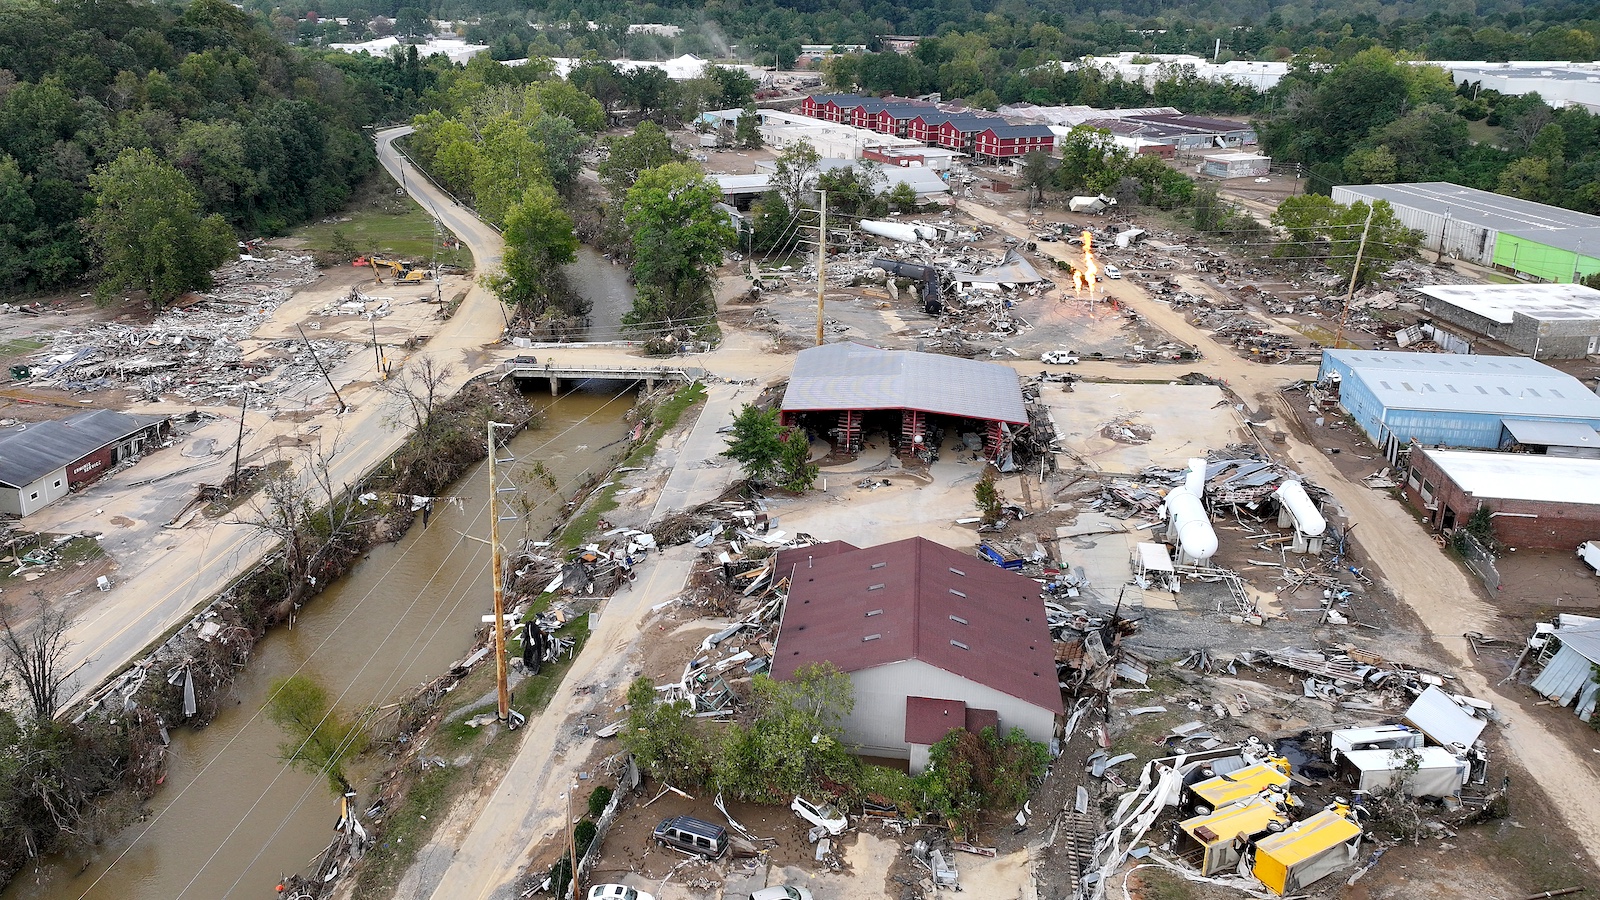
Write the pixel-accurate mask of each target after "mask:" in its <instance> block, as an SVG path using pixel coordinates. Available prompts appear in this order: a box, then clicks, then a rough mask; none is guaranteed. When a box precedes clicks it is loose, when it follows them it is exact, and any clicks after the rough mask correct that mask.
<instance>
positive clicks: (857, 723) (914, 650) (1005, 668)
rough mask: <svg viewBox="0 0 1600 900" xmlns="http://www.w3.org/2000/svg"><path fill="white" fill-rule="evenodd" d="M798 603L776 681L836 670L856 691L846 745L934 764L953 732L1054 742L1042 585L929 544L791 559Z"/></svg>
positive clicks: (838, 549)
mask: <svg viewBox="0 0 1600 900" xmlns="http://www.w3.org/2000/svg"><path fill="white" fill-rule="evenodd" d="M777 566H778V569H777V571H778V575H779V576H780V577H783V578H787V579H789V599H788V602H787V603H786V604H785V607H784V613H783V619H782V622H781V623H780V625H779V629H778V641H777V645H776V648H775V650H774V652H773V664H772V674H773V677H775V678H778V679H780V680H783V679H790V678H793V677H794V676H795V673H796V672H797V671H799V669H800V668H802V667H804V666H807V665H810V664H813V663H823V662H827V663H832V664H833V665H834V666H835V667H836V668H838V669H839V670H840V671H841V672H845V673H847V674H848V675H849V676H850V680H851V682H852V684H853V685H854V686H855V709H854V710H853V711H852V712H851V714H850V717H849V718H848V719H847V720H846V721H845V738H846V740H848V741H849V742H851V743H852V744H854V745H856V746H857V747H858V748H859V752H861V753H862V754H865V755H869V756H886V757H892V758H900V759H908V760H910V762H911V768H912V770H913V771H921V770H922V769H923V768H924V767H925V766H926V765H927V754H928V748H929V747H930V746H931V745H933V744H935V743H938V741H939V740H940V739H942V738H943V737H944V736H945V735H946V734H948V733H949V732H950V731H951V729H955V728H963V729H967V730H970V731H974V732H976V731H980V730H981V729H982V728H984V727H985V726H995V727H997V728H998V729H1000V730H1002V731H1009V730H1010V729H1012V728H1021V729H1022V730H1023V731H1024V732H1026V733H1027V735H1028V737H1030V738H1032V739H1033V740H1036V741H1040V742H1048V741H1049V740H1050V738H1051V737H1052V736H1054V734H1055V723H1056V717H1057V716H1058V715H1060V714H1061V709H1062V707H1061V689H1060V685H1059V684H1058V683H1057V680H1056V668H1055V651H1054V647H1053V645H1052V644H1051V640H1050V630H1049V627H1048V625H1047V624H1046V622H1045V612H1044V603H1043V601H1042V600H1041V599H1040V595H1039V585H1038V584H1037V583H1036V582H1034V581H1033V580H1032V579H1029V578H1025V577H1023V576H1021V575H1017V574H1015V573H1012V572H1008V571H1005V570H1003V569H1001V568H999V567H997V566H995V565H993V564H991V563H989V562H987V561H985V560H982V559H979V558H977V557H974V556H969V555H967V554H965V553H961V552H960V551H957V550H952V549H950V548H949V547H945V546H942V545H940V544H936V543H934V542H932V541H929V540H927V539H925V538H920V537H918V538H908V539H906V540H903V541H895V542H893V543H889V544H881V545H879V546H876V547H868V548H865V549H861V548H857V547H855V546H853V545H851V544H848V543H845V542H843V541H835V542H831V543H828V544H819V545H815V546H811V547H801V548H798V549H793V550H785V551H784V552H783V553H782V554H780V555H779V557H778V562H777Z"/></svg>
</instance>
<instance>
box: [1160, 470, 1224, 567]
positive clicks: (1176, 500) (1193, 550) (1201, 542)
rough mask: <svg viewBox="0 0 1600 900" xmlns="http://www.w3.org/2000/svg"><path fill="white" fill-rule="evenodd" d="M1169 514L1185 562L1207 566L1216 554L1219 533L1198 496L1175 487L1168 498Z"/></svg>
mask: <svg viewBox="0 0 1600 900" xmlns="http://www.w3.org/2000/svg"><path fill="white" fill-rule="evenodd" d="M1167 515H1169V516H1171V517H1172V534H1173V535H1174V536H1175V539H1176V540H1177V542H1178V550H1179V552H1181V553H1182V554H1183V557H1184V559H1185V560H1191V561H1193V562H1195V563H1204V562H1205V561H1206V560H1208V559H1210V558H1211V557H1212V555H1214V554H1215V553H1216V552H1217V533H1216V532H1215V531H1214V530H1212V528H1211V519H1210V518H1209V517H1208V516H1207V515H1206V509H1205V507H1204V506H1202V505H1201V504H1200V498H1199V497H1196V496H1195V495H1193V494H1191V493H1189V491H1188V490H1187V489H1186V488H1181V487H1180V488H1173V489H1172V493H1170V494H1168V495H1167Z"/></svg>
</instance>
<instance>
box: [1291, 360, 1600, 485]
mask: <svg viewBox="0 0 1600 900" xmlns="http://www.w3.org/2000/svg"><path fill="white" fill-rule="evenodd" d="M1317 382H1318V383H1319V384H1322V385H1325V386H1332V385H1337V389H1338V392H1339V405H1340V406H1342V407H1344V410H1345V411H1346V412H1348V413H1349V414H1350V416H1351V418H1353V419H1354V420H1355V423H1356V426H1357V427H1359V428H1360V429H1361V430H1362V431H1363V432H1365V433H1366V435H1367V437H1369V438H1371V439H1372V442H1373V443H1374V444H1376V445H1377V446H1378V448H1379V449H1380V450H1382V451H1383V455H1384V457H1385V458H1387V459H1388V460H1389V461H1390V462H1395V461H1396V460H1397V459H1398V458H1399V453H1400V451H1401V450H1403V449H1405V448H1406V447H1409V446H1410V445H1411V444H1413V443H1416V444H1423V445H1430V446H1446V447H1471V448H1477V449H1483V450H1494V449H1498V448H1499V447H1500V446H1501V443H1502V438H1503V435H1504V433H1505V429H1506V423H1507V422H1508V421H1511V422H1521V421H1526V422H1555V423H1572V424H1579V425H1587V426H1590V427H1592V428H1600V397H1597V396H1595V393H1594V392H1593V391H1591V390H1589V389H1588V388H1586V387H1584V386H1583V383H1582V382H1580V381H1578V379H1576V378H1573V377H1572V376H1571V375H1568V374H1566V373H1564V372H1559V371H1557V370H1555V369H1552V368H1550V367H1549V366H1547V365H1545V364H1544V363H1540V362H1535V361H1533V360H1531V359H1527V358H1525V357H1521V356H1463V355H1459V354H1455V353H1401V352H1396V351H1380V350H1326V351H1323V354H1322V368H1321V369H1320V371H1318V373H1317Z"/></svg>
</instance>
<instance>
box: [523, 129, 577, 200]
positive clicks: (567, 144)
mask: <svg viewBox="0 0 1600 900" xmlns="http://www.w3.org/2000/svg"><path fill="white" fill-rule="evenodd" d="M531 130H532V133H533V140H534V143H535V144H536V145H537V146H538V147H539V153H540V156H541V157H543V159H542V162H543V165H544V170H545V172H546V173H547V174H548V175H549V176H550V183H551V184H552V185H554V186H555V189H556V190H558V191H560V192H561V193H563V194H565V193H567V192H568V191H570V190H572V185H573V184H574V183H575V182H576V181H577V180H578V172H579V171H580V170H582V168H583V160H582V156H583V151H585V150H587V149H588V148H589V139H588V138H586V137H584V135H583V133H582V132H580V131H579V130H578V129H577V126H575V125H573V124H572V120H571V119H568V118H567V117H566V116H552V115H550V114H549V113H545V114H543V115H541V116H539V118H537V119H535V120H534V121H533V127H532V129H531Z"/></svg>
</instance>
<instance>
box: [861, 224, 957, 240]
mask: <svg viewBox="0 0 1600 900" xmlns="http://www.w3.org/2000/svg"><path fill="white" fill-rule="evenodd" d="M861 230H862V231H865V232H866V233H867V234H875V235H877V236H878V237H886V238H889V239H891V240H896V241H907V242H910V241H917V240H923V241H931V240H934V239H935V238H937V237H938V236H939V231H938V229H936V228H934V227H932V226H930V225H904V224H902V223H900V222H882V221H879V220H877V219H862V220H861Z"/></svg>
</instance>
